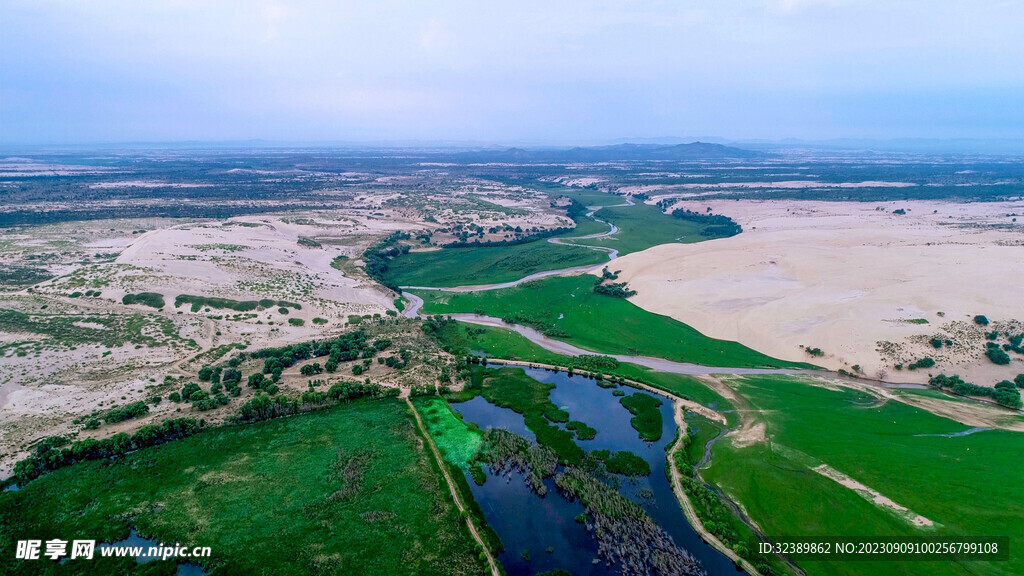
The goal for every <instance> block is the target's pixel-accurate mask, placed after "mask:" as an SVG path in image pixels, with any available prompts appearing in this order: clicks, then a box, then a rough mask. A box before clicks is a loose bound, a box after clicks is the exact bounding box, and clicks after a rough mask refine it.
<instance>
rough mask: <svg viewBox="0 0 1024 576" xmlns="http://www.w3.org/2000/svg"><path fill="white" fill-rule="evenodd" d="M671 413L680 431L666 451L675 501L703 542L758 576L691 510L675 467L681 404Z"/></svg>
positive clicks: (682, 424) (681, 427) (683, 422)
mask: <svg viewBox="0 0 1024 576" xmlns="http://www.w3.org/2000/svg"><path fill="white" fill-rule="evenodd" d="M672 413H673V417H674V418H675V421H676V427H677V428H678V429H679V430H680V431H681V433H680V434H679V435H678V437H677V438H676V441H675V442H674V443H673V444H672V447H671V448H669V450H668V463H669V465H668V469H669V471H670V473H671V474H670V475H671V481H672V492H674V493H675V495H676V500H678V501H679V507H680V508H682V509H683V514H684V515H686V520H687V521H688V522H689V523H690V526H692V527H693V529H694V531H695V532H697V534H699V535H700V537H701V538H702V539H703V540H704V541H705V542H707V543H708V544H710V545H711V546H713V547H714V548H715V549H716V550H718V551H719V552H721V553H722V554H724V555H725V556H726V557H727V558H729V559H730V560H732V561H733V562H735V563H736V565H737V566H740V567H741V568H743V570H745V571H746V572H747V573H748V574H751V575H753V576H760V575H761V573H760V572H758V571H757V568H754V565H753V564H751V563H750V562H747V561H746V560H744V559H743V558H740V555H739V554H737V553H736V552H735V551H734V550H733V549H732V548H729V547H728V546H726V545H725V543H724V542H722V541H721V540H719V539H718V537H717V536H715V535H714V534H712V533H711V532H708V530H707V529H706V528H704V523H703V522H701V520H700V516H698V515H697V511H696V510H695V509H694V508H693V504H692V503H691V502H690V498H689V497H688V496H687V495H686V491H685V490H683V475H682V474H681V473H680V472H679V468H678V467H677V466H676V454H677V453H678V452H679V450H680V449H681V448H682V445H683V439H684V438H685V430H686V429H687V425H686V419H685V417H684V414H685V410H684V407H683V404H682V403H681V402H679V403H676V405H675V406H674V409H673V410H672Z"/></svg>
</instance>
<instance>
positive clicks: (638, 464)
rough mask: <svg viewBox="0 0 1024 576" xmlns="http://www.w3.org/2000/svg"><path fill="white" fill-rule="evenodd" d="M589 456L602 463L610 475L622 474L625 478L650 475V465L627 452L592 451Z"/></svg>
mask: <svg viewBox="0 0 1024 576" xmlns="http://www.w3.org/2000/svg"><path fill="white" fill-rule="evenodd" d="M590 455H591V456H593V457H594V458H597V459H598V460H600V461H602V462H604V465H605V466H606V467H607V468H608V471H609V472H611V473H612V474H622V475H625V476H650V475H651V465H650V464H648V463H647V461H646V460H644V459H643V458H641V457H639V456H637V455H636V454H633V453H632V452H629V451H628V450H623V451H620V452H615V453H614V454H613V453H611V452H610V451H609V450H594V451H593V452H591V453H590Z"/></svg>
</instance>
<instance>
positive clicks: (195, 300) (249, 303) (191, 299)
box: [174, 294, 302, 314]
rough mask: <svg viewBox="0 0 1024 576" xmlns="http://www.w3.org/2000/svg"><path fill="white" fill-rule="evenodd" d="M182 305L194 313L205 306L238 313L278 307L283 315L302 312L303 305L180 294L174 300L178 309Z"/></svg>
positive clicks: (280, 301) (285, 301)
mask: <svg viewBox="0 0 1024 576" xmlns="http://www.w3.org/2000/svg"><path fill="white" fill-rule="evenodd" d="M182 304H189V305H191V307H190V310H192V312H199V311H200V310H201V309H202V308H203V307H204V306H205V307H208V308H227V309H229V310H234V311H236V312H252V311H253V310H258V309H259V310H262V309H265V308H273V307H274V306H278V307H280V308H284V309H285V310H284V312H282V314H287V313H288V310H287V309H288V308H295V309H296V310H301V309H302V305H301V304H299V303H297V302H289V301H287V300H274V299H272V298H263V299H262V300H242V301H239V300H232V299H230V298H216V297H212V296H193V295H192V294H178V296H177V297H176V298H175V299H174V307H175V308H178V307H180V306H181V305H182Z"/></svg>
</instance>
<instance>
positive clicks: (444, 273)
mask: <svg viewBox="0 0 1024 576" xmlns="http://www.w3.org/2000/svg"><path fill="white" fill-rule="evenodd" d="M601 195H602V196H606V197H607V196H608V195H606V194H601ZM613 198H615V199H616V200H618V198H617V197H613ZM595 216H596V217H597V218H600V219H601V220H605V221H607V222H611V223H612V224H615V225H616V226H618V228H619V230H618V232H616V233H615V234H614V235H612V236H608V237H602V238H587V239H580V240H573V237H578V236H586V235H590V234H596V233H599V232H605V231H607V230H608V227H607V225H605V224H603V223H601V222H598V221H596V220H594V219H592V218H582V219H581V220H580V223H579V224H578V226H577V227H576V229H575V230H573V231H572V233H571V236H568V237H563V240H564V241H565V242H567V243H573V244H579V245H580V247H579V248H577V247H573V246H566V245H559V244H554V243H551V242H547V241H546V240H536V241H533V242H529V243H526V244H519V245H515V246H483V247H466V248H442V249H440V250H433V251H428V252H411V253H409V254H407V255H404V256H399V257H397V258H394V259H393V260H391V262H390V263H389V268H388V270H387V272H386V273H385V275H384V278H385V280H386V281H388V282H389V283H393V284H395V285H400V286H464V285H471V284H496V283H500V282H509V281H512V280H517V279H519V278H522V277H523V276H527V275H529V274H533V273H534V272H540V271H543V270H557V269H559V268H569V267H572V266H582V265H589V264H595V265H596V264H600V263H601V262H604V261H606V260H607V256H606V255H605V254H604V253H603V252H601V251H597V250H591V249H588V248H584V246H588V245H592V246H603V247H607V248H614V249H617V250H618V251H619V254H620V255H625V254H629V253H630V252H637V251H639V250H645V249H647V248H650V247H651V246H657V245H659V244H667V243H672V242H684V243H689V242H700V241H702V240H707V238H705V237H704V236H701V235H700V232H701V231H702V230H703V229H704V226H703V225H702V224H697V223H694V222H688V221H684V220H679V219H677V218H673V217H672V216H669V215H667V214H664V213H663V212H662V211H661V210H660V209H659V208H658V207H657V206H648V205H646V204H637V205H635V206H611V207H606V208H602V209H601V210H599V211H598V212H597V213H596V214H595Z"/></svg>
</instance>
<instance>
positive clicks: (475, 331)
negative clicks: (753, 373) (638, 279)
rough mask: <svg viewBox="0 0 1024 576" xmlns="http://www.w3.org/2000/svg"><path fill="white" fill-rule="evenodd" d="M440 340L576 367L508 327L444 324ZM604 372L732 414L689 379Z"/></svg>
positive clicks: (477, 351)
mask: <svg viewBox="0 0 1024 576" xmlns="http://www.w3.org/2000/svg"><path fill="white" fill-rule="evenodd" d="M438 338H439V340H440V342H441V345H442V346H443V347H444V348H445V349H446V350H448V351H449V352H451V353H453V354H459V355H467V354H472V355H476V356H485V357H491V358H504V359H507V360H522V361H527V362H539V363H543V364H553V365H555V366H573V365H575V364H576V361H575V360H574V357H573V356H566V355H563V354H556V353H554V352H550V351H548V350H545V349H544V348H541V347H540V346H538V345H536V344H534V343H533V342H530V341H529V340H527V339H526V338H525V337H523V336H522V335H521V334H519V333H517V332H513V331H512V330H507V329H505V328H496V327H492V326H477V325H474V324H467V323H464V322H455V321H451V322H448V323H447V324H445V325H444V327H443V328H442V329H441V331H440V332H439V334H438ZM604 373H606V374H615V375H618V376H622V377H624V378H629V379H631V380H636V381H639V382H644V383H646V384H649V385H651V386H654V387H656V388H661V389H662V390H666V391H668V392H671V393H673V394H675V395H677V396H680V397H682V398H686V399H688V400H693V401H695V402H699V403H700V404H703V405H705V406H713V407H715V408H716V409H718V410H723V411H730V410H732V408H733V406H732V403H730V402H729V401H728V400H727V399H725V398H723V397H722V396H720V395H719V394H718V393H716V392H715V391H713V390H711V389H710V388H708V387H707V386H705V385H703V384H701V383H700V382H698V381H697V380H695V379H694V378H692V377H690V376H685V375H682V374H670V373H667V372H656V371H654V370H651V369H649V368H647V367H646V366H638V365H636V364H626V363H622V364H619V365H618V367H617V368H615V369H609V370H604ZM725 416H726V417H727V418H729V419H730V420H732V419H734V418H735V414H734V413H732V412H727V413H726V414H725Z"/></svg>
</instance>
